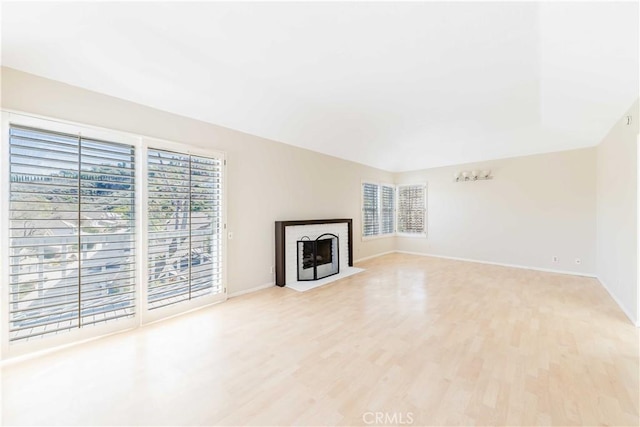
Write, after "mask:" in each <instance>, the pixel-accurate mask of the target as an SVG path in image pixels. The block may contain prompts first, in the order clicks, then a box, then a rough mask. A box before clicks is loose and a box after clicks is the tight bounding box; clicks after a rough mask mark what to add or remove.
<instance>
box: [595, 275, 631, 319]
mask: <svg viewBox="0 0 640 427" xmlns="http://www.w3.org/2000/svg"><path fill="white" fill-rule="evenodd" d="M598 281H599V282H600V284H601V285H602V287H603V288H604V289H605V290H606V291H607V292H608V293H609V296H611V298H612V299H613V300H614V301H615V302H616V304H618V307H620V310H622V312H623V313H624V314H625V315H626V316H627V317H628V318H629V320H631V323H633V324H634V325H635V326H636V327H638V328H640V320H639V319H636V318H635V317H633V316H632V315H631V313H629V312H628V311H627V309H626V307H625V306H624V305H622V304H621V303H620V300H619V299H618V297H617V296H616V295H615V294H614V293H613V292H611V288H610V287H609V285H607V283H606V282H605V281H604V280H602V279H601V278H600V277H598Z"/></svg>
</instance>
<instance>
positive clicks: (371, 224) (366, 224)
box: [362, 183, 380, 236]
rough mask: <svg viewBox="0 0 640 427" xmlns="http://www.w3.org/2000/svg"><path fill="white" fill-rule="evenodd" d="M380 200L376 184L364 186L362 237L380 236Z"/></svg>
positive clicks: (364, 184)
mask: <svg viewBox="0 0 640 427" xmlns="http://www.w3.org/2000/svg"><path fill="white" fill-rule="evenodd" d="M379 201H380V198H379V194H378V186H377V185H376V184H368V183H363V184H362V235H363V236H377V235H378V234H380V209H379V206H380V203H379Z"/></svg>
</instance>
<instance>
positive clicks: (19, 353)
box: [0, 109, 228, 361]
mask: <svg viewBox="0 0 640 427" xmlns="http://www.w3.org/2000/svg"><path fill="white" fill-rule="evenodd" d="M0 111H1V120H2V121H1V124H2V127H1V131H2V135H0V170H2V171H7V174H6V176H1V177H0V193H1V194H0V200H1V201H2V203H0V205H1V206H8V201H9V196H10V194H9V179H8V171H9V163H10V156H9V149H10V144H9V133H8V132H9V125H10V124H16V125H22V126H29V127H35V128H42V129H46V130H51V131H55V132H63V133H69V134H72V135H81V136H85V137H87V138H95V139H100V140H107V141H112V142H116V143H122V144H127V145H131V146H133V147H134V148H135V150H136V176H135V177H136V187H137V191H136V201H135V205H136V209H137V214H136V227H137V233H136V238H137V241H136V254H138V255H137V262H136V268H137V269H138V273H137V274H136V287H137V289H136V290H137V292H136V299H137V300H136V304H135V315H134V317H133V318H131V319H124V320H118V321H114V322H107V323H105V324H101V325H95V326H92V327H90V328H86V329H83V328H79V329H77V330H71V331H68V332H65V333H64V334H60V335H57V336H49V337H47V338H46V339H42V340H33V341H27V342H16V343H11V344H10V343H9V313H8V310H7V309H5V308H6V307H8V301H9V299H8V297H9V293H8V292H9V291H8V289H9V286H7V284H8V275H6V274H4V273H3V274H1V275H0V323H1V324H0V361H2V360H5V359H8V358H11V359H12V360H14V359H15V358H16V357H20V359H22V358H23V356H28V355H30V354H41V353H42V352H43V351H44V352H47V351H55V350H57V349H59V348H65V347H68V346H70V345H76V344H79V343H83V342H86V341H90V340H93V339H97V338H101V337H104V336H108V335H111V334H113V333H120V332H123V331H126V330H131V329H134V328H136V327H141V326H144V325H146V324H150V323H155V322H156V321H158V320H160V317H161V318H162V319H164V318H171V317H175V316H176V315H181V314H185V313H189V312H191V311H194V310H196V309H200V308H204V307H208V306H210V305H212V304H215V303H218V302H222V301H225V300H226V298H227V274H228V272H227V239H226V229H227V188H228V187H227V180H228V176H227V170H226V153H225V152H222V151H218V150H213V149H207V148H201V147H198V146H195V145H191V144H188V143H179V142H172V141H168V140H163V139H158V138H152V137H148V136H145V135H139V134H134V133H131V132H125V131H120V130H116V129H108V128H102V127H97V126H91V125H86V124H82V123H77V122H72V121H67V120H61V119H57V118H52V117H46V116H40V115H35V114H30V113H25V112H21V111H14V110H6V109H3V110H0ZM149 146H152V147H153V148H160V149H166V150H170V151H178V152H182V153H188V154H193V155H198V156H204V157H214V158H217V159H220V161H221V162H222V204H223V205H222V212H221V215H222V218H221V224H222V229H223V238H222V243H221V245H222V248H221V249H222V266H221V267H222V287H223V291H222V292H219V293H217V294H213V295H210V296H206V297H201V298H197V299H195V300H192V301H185V302H183V303H181V304H176V305H173V306H169V307H166V309H158V310H153V311H149V310H148V309H147V308H148V307H147V294H146V293H147V260H146V256H145V254H146V249H147V248H146V246H147V239H146V238H147V218H146V215H145V213H146V211H147V209H146V206H147V188H146V171H147V163H146V162H147V155H146V154H147V151H148V147H149ZM143 184H145V185H143ZM8 229H9V212H8V210H7V209H0V271H3V272H7V271H8V266H9V239H8V235H7V231H8ZM5 306H6V307H5Z"/></svg>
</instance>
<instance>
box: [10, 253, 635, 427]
mask: <svg viewBox="0 0 640 427" xmlns="http://www.w3.org/2000/svg"><path fill="white" fill-rule="evenodd" d="M359 266H360V267H364V268H366V269H367V270H366V271H365V272H363V273H360V274H357V275H355V276H352V277H349V278H346V279H343V280H342V281H339V282H335V283H333V284H330V285H327V286H325V287H322V288H318V289H314V290H312V291H309V292H306V293H298V292H295V291H292V290H290V289H286V288H270V289H266V290H264V291H260V292H256V293H253V294H249V295H245V296H242V297H238V298H235V299H231V300H229V301H228V302H226V303H223V304H220V305H217V306H214V307H211V308H207V309H205V310H201V311H198V312H196V313H192V314H189V315H186V316H182V317H180V318H176V319H172V320H169V321H166V322H162V323H159V324H155V325H152V326H149V327H145V328H142V329H139V330H137V331H134V332H129V333H124V334H120V335H116V336H112V337H108V338H105V339H102V340H98V341H95V342H92V343H89V344H86V345H82V346H77V347H75V348H72V349H68V350H64V351H61V352H57V353H54V354H51V355H48V356H45V357H42V358H39V359H35V360H31V361H26V362H21V363H18V364H10V365H6V366H5V367H4V368H3V369H2V371H1V373H2V379H1V380H2V411H3V412H2V416H3V422H4V424H5V425H13V424H35V425H50V424H56V425H148V424H153V425H167V424H170V425H189V424H200V425H234V426H244V425H292V424H295V425H367V423H369V425H376V423H375V421H376V418H375V417H376V413H381V414H383V415H382V416H383V418H378V419H377V421H381V422H382V424H401V423H405V424H408V423H409V421H413V425H478V424H480V425H629V426H637V425H638V424H639V419H638V400H639V397H638V387H639V385H638V377H639V368H638V330H637V329H636V328H635V327H634V326H632V325H631V323H630V322H629V321H628V320H627V319H626V318H625V316H624V315H623V314H622V312H621V311H620V310H619V309H618V308H617V306H616V305H615V303H614V302H613V301H612V300H611V298H610V297H609V296H608V294H607V293H606V291H605V290H604V289H603V288H602V287H601V285H600V284H599V283H598V282H597V281H596V280H595V279H588V278H581V277H573V276H566V275H559V274H551V273H541V272H535V271H527V270H518V269H512V268H505V267H497V266H487V265H481V264H473V263H465V262H460V261H451V260H442V259H436V258H426V257H416V256H411V255H399V254H393V255H387V256H384V257H380V258H376V259H373V260H370V261H368V262H363V263H361V264H360V265H359ZM378 416H379V415H378ZM379 417H380V416H379ZM377 425H380V424H377Z"/></svg>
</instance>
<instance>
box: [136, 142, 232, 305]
mask: <svg viewBox="0 0 640 427" xmlns="http://www.w3.org/2000/svg"><path fill="white" fill-rule="evenodd" d="M147 161H148V174H149V177H148V218H149V230H148V250H149V270H148V274H149V281H148V293H147V295H148V297H147V302H148V306H149V309H156V308H159V307H164V306H167V305H171V304H175V303H179V302H181V301H188V300H191V299H194V298H197V297H201V296H205V295H211V294H217V293H221V292H223V291H224V289H223V286H222V270H221V268H222V231H223V230H222V162H221V160H220V159H215V158H207V157H200V156H192V155H189V154H182V153H175V152H169V151H162V150H155V149H150V150H149V151H148V159H147Z"/></svg>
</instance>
